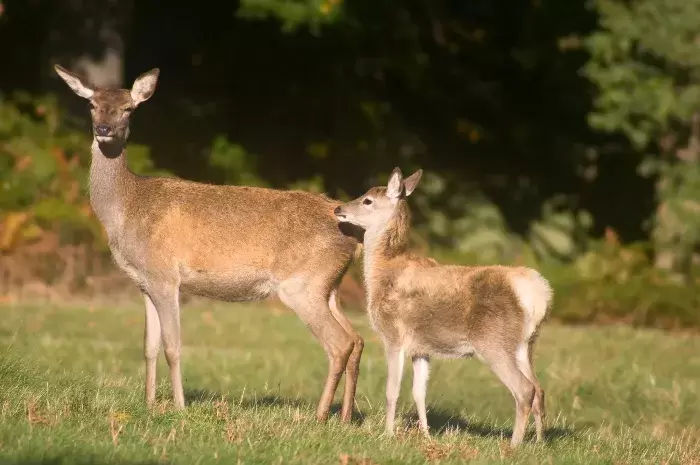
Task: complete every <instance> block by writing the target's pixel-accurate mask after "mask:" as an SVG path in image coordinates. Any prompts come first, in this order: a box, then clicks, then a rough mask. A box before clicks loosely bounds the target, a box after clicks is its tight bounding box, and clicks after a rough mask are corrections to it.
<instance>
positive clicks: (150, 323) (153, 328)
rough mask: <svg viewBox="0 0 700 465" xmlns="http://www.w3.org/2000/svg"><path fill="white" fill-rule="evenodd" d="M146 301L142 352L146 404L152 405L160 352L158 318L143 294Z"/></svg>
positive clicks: (153, 306)
mask: <svg viewBox="0 0 700 465" xmlns="http://www.w3.org/2000/svg"><path fill="white" fill-rule="evenodd" d="M143 299H144V301H145V303H146V324H145V330H144V337H143V339H144V341H143V342H144V343H143V353H144V359H145V361H146V405H147V406H149V407H150V406H152V405H153V404H154V402H155V400H156V364H157V362H158V352H160V319H159V318H158V312H157V310H156V306H155V305H154V304H153V301H152V300H151V298H150V297H148V295H147V294H144V295H143Z"/></svg>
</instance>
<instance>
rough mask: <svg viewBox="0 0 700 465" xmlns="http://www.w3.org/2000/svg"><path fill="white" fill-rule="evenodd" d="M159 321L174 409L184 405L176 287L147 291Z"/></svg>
mask: <svg viewBox="0 0 700 465" xmlns="http://www.w3.org/2000/svg"><path fill="white" fill-rule="evenodd" d="M149 296H150V298H151V300H152V301H153V303H154V304H155V307H156V311H157V312H158V318H159V321H160V333H161V338H162V341H163V348H164V349H165V360H166V361H167V362H168V367H169V368H170V383H171V384H172V389H173V404H174V405H175V408H176V409H182V408H184V407H185V396H184V392H183V390H182V373H181V370H180V347H181V341H180V302H179V291H178V289H177V287H167V288H161V289H157V290H155V291H152V292H149Z"/></svg>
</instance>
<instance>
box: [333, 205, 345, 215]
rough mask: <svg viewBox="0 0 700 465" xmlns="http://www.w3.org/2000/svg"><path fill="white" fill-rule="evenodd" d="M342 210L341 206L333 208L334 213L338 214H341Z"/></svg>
mask: <svg viewBox="0 0 700 465" xmlns="http://www.w3.org/2000/svg"><path fill="white" fill-rule="evenodd" d="M342 211H343V210H342V209H341V208H340V207H335V210H333V213H335V214H336V215H340V212H342Z"/></svg>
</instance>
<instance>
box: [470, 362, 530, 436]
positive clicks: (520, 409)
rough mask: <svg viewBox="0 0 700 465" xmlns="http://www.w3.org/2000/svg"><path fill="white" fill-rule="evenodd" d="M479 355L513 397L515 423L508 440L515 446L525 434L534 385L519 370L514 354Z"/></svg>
mask: <svg viewBox="0 0 700 465" xmlns="http://www.w3.org/2000/svg"><path fill="white" fill-rule="evenodd" d="M481 355H482V357H483V358H484V359H485V360H486V362H487V363H488V365H489V367H490V368H491V370H492V371H493V372H494V373H495V374H496V376H498V378H499V379H500V380H501V382H502V383H503V384H505V386H506V387H507V388H508V390H509V391H510V392H511V394H512V395H513V398H514V399H515V424H514V426H513V436H512V437H511V441H510V445H511V447H515V446H517V445H519V444H520V443H521V442H522V441H523V437H524V436H525V430H526V429H527V422H528V419H529V418H530V409H531V406H532V402H533V398H534V396H535V386H534V384H533V383H532V382H530V380H528V379H527V378H526V377H525V375H524V374H523V373H522V372H521V371H520V368H519V367H518V363H517V360H516V357H515V354H511V353H508V352H507V351H498V352H496V353H491V354H483V353H482V354H481Z"/></svg>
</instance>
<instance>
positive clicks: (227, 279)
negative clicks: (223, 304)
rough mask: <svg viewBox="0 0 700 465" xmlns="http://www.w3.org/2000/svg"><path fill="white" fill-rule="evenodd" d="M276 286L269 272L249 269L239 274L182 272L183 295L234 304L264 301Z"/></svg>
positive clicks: (190, 270) (181, 287)
mask: <svg viewBox="0 0 700 465" xmlns="http://www.w3.org/2000/svg"><path fill="white" fill-rule="evenodd" d="M276 287H277V286H276V283H275V281H274V279H273V277H272V275H271V274H270V272H269V271H266V270H259V269H255V268H249V267H242V268H240V269H238V270H236V271H209V270H192V269H183V270H181V273H180V289H181V290H182V291H183V292H186V293H188V294H195V295H201V296H204V297H210V298H213V299H219V300H227V301H232V302H242V301H250V300H261V299H264V298H266V297H268V296H269V295H270V294H272V292H274V290H275V289H276Z"/></svg>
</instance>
